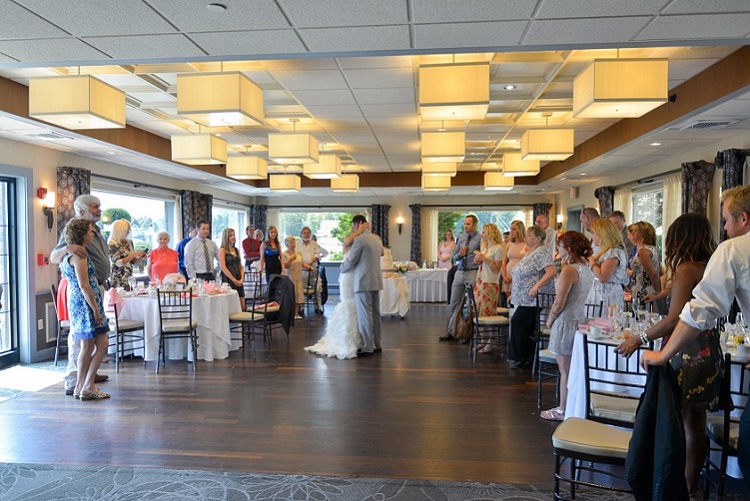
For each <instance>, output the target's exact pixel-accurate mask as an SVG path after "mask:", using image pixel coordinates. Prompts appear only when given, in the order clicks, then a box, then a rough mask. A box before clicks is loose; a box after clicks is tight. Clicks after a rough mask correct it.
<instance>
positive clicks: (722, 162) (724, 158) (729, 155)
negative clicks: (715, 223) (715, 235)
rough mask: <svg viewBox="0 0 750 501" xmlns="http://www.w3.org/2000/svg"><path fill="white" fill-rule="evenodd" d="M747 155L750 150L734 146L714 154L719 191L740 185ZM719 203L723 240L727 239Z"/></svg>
mask: <svg viewBox="0 0 750 501" xmlns="http://www.w3.org/2000/svg"><path fill="white" fill-rule="evenodd" d="M748 155H750V150H738V149H736V148H732V149H729V150H724V151H720V152H718V153H717V154H716V158H715V159H714V163H715V164H716V167H718V168H719V169H722V173H721V191H722V192H723V191H725V190H728V189H730V188H736V187H737V186H742V184H743V178H744V173H745V163H747V158H748ZM719 203H720V204H721V207H719V209H720V210H719V214H720V215H719V218H720V220H721V229H720V231H719V233H720V234H719V240H720V241H721V242H723V241H724V240H726V239H727V232H726V230H725V229H724V223H725V222H726V221H725V220H724V218H723V217H721V214H722V210H723V209H724V203H723V202H719Z"/></svg>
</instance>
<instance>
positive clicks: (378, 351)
mask: <svg viewBox="0 0 750 501" xmlns="http://www.w3.org/2000/svg"><path fill="white" fill-rule="evenodd" d="M381 351H383V348H375V351H374V352H373V353H380V352H381Z"/></svg>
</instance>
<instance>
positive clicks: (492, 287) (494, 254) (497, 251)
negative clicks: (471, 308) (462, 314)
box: [474, 223, 503, 353]
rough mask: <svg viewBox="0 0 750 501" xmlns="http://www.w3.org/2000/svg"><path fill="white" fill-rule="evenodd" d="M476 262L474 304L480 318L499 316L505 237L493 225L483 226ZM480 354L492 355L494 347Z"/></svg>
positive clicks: (488, 346)
mask: <svg viewBox="0 0 750 501" xmlns="http://www.w3.org/2000/svg"><path fill="white" fill-rule="evenodd" d="M474 262H476V263H479V270H478V271H477V281H476V283H475V284H474V302H475V303H476V304H477V313H478V315H479V316H480V317H490V316H495V315H497V299H498V296H499V295H500V269H501V268H502V265H503V237H502V235H501V234H500V230H498V229H497V226H495V225H494V224H492V223H489V224H485V225H484V226H482V233H481V250H479V251H474ZM478 348H479V352H480V353H490V352H491V351H492V346H490V345H484V346H479V347H478Z"/></svg>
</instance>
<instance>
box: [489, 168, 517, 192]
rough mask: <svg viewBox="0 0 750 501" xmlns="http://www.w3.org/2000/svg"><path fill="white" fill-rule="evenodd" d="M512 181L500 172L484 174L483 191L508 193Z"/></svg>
mask: <svg viewBox="0 0 750 501" xmlns="http://www.w3.org/2000/svg"><path fill="white" fill-rule="evenodd" d="M514 184H515V183H514V179H513V177H511V176H505V175H503V173H502V172H494V171H493V172H485V173H484V191H510V190H512V189H513V185H514Z"/></svg>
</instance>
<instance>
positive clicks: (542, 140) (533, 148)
mask: <svg viewBox="0 0 750 501" xmlns="http://www.w3.org/2000/svg"><path fill="white" fill-rule="evenodd" d="M574 149H575V146H574V131H573V129H530V130H527V131H526V132H524V134H523V136H521V158H522V159H523V160H540V161H548V160H565V159H566V158H568V157H570V156H571V155H573V151H574Z"/></svg>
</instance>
